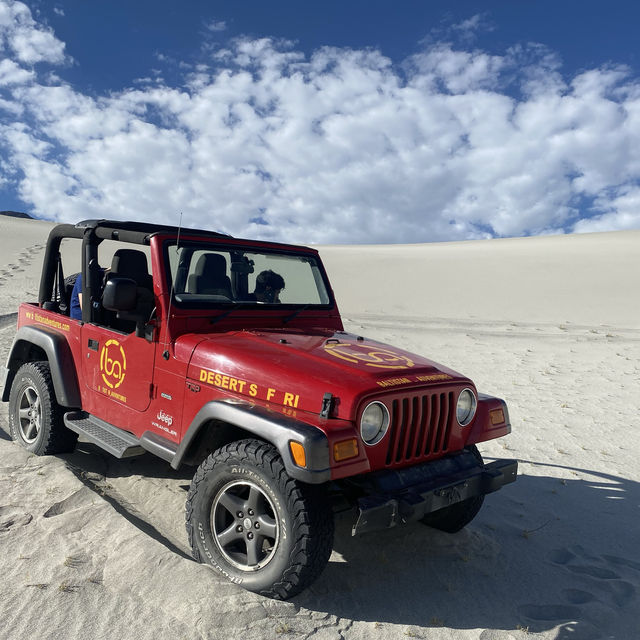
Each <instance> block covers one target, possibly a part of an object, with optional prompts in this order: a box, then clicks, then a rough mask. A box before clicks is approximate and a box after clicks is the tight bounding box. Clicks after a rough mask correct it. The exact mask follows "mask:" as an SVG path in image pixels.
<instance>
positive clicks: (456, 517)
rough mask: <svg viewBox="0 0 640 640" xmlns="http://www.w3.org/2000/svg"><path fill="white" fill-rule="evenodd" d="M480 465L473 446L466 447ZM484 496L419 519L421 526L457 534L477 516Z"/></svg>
mask: <svg viewBox="0 0 640 640" xmlns="http://www.w3.org/2000/svg"><path fill="white" fill-rule="evenodd" d="M468 449H469V451H471V453H473V455H474V456H475V457H476V459H477V460H478V461H479V462H480V464H484V461H483V459H482V456H481V455H480V452H479V451H478V448H477V447H476V446H475V445H472V446H471V447H468ZM483 502H484V496H475V497H473V498H468V499H467V500H463V501H462V502H458V504H454V505H451V506H450V507H445V508H444V509H439V510H438V511H434V512H433V513H429V514H428V515H426V516H424V517H422V518H420V522H422V524H426V525H427V526H429V527H433V528H434V529H440V531H445V532H446V533H457V532H458V531H460V530H461V529H464V527H466V526H467V525H468V524H469V523H470V522H471V521H472V520H473V519H474V518H475V517H476V516H477V515H478V511H480V508H481V507H482V503H483Z"/></svg>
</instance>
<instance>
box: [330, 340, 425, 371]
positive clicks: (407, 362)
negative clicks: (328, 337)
mask: <svg viewBox="0 0 640 640" xmlns="http://www.w3.org/2000/svg"><path fill="white" fill-rule="evenodd" d="M324 349H325V351H326V352H327V353H330V354H331V355H332V356H335V357H336V358H340V359H341V360H346V361H347V362H352V363H353V364H364V365H366V366H367V367H377V368H378V369H410V368H411V367H413V366H414V362H413V360H411V359H410V358H408V357H407V356H404V355H402V354H400V353H397V352H395V351H392V350H391V349H385V348H383V347H371V346H370V345H366V344H351V343H350V342H329V343H327V344H325V345H324Z"/></svg>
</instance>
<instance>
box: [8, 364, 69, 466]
mask: <svg viewBox="0 0 640 640" xmlns="http://www.w3.org/2000/svg"><path fill="white" fill-rule="evenodd" d="M9 431H10V433H11V437H12V438H13V440H14V441H15V442H17V443H18V444H20V445H21V446H23V447H24V448H25V449H27V450H28V451H31V452H32V453H35V454H36V455H38V456H45V455H52V454H56V453H69V452H71V451H73V450H74V449H75V446H76V442H77V440H78V434H76V433H74V432H73V431H70V430H69V429H67V427H65V426H64V421H63V418H62V408H61V407H60V405H59V404H58V403H57V401H56V395H55V391H54V389H53V381H52V379H51V369H50V367H49V363H48V362H47V361H46V360H45V361H39V362H28V363H26V364H23V365H22V366H21V367H20V369H18V371H17V373H16V376H15V378H14V379H13V384H12V385H11V391H10V393H9Z"/></svg>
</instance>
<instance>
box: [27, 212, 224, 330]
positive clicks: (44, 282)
mask: <svg viewBox="0 0 640 640" xmlns="http://www.w3.org/2000/svg"><path fill="white" fill-rule="evenodd" d="M179 232H180V229H179V228H178V227H172V226H167V225H158V224H148V223H145V222H120V221H117V220H83V221H82V222H78V223H77V224H75V225H74V224H59V225H56V226H55V227H54V228H53V229H52V230H51V232H50V233H49V239H48V242H47V248H46V252H45V256H44V263H43V266H42V277H41V279H40V290H39V292H38V303H39V304H40V306H43V305H44V303H46V302H50V301H51V300H52V298H53V296H54V285H55V283H56V277H59V264H60V244H61V243H62V241H63V240H64V239H65V238H75V239H79V240H82V320H83V322H94V321H96V320H97V318H95V317H94V315H95V313H96V311H95V310H97V308H98V305H94V304H93V302H95V301H97V299H98V297H99V295H100V292H101V290H102V277H103V276H102V271H101V269H100V266H99V264H98V246H99V245H100V243H101V242H102V241H103V240H116V241H120V242H129V243H132V244H139V245H147V246H148V245H149V244H150V241H151V237H152V236H153V235H156V234H160V233H171V234H176V235H177V234H178V233H179ZM189 232H190V233H196V234H197V235H200V236H203V237H208V238H228V237H230V236H228V235H227V234H224V233H217V232H215V231H205V230H196V229H189Z"/></svg>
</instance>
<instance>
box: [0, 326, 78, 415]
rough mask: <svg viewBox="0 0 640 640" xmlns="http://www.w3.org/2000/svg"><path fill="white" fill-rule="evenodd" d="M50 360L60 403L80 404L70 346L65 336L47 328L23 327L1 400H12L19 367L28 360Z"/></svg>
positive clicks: (15, 346) (10, 356) (11, 355)
mask: <svg viewBox="0 0 640 640" xmlns="http://www.w3.org/2000/svg"><path fill="white" fill-rule="evenodd" d="M39 360H47V361H48V362H49V367H50V370H51V378H52V382H53V388H54V391H55V394H56V400H57V402H58V404H60V405H61V406H63V407H74V408H75V407H80V406H81V399H80V389H79V387H78V378H77V376H76V370H75V365H74V362H73V355H72V354H71V349H70V348H69V345H68V343H67V340H66V338H65V337H64V336H61V335H60V334H58V333H56V332H54V331H49V330H46V329H44V328H39V327H32V326H25V327H20V329H18V332H17V333H16V337H15V339H14V341H13V346H12V347H11V352H10V354H9V360H8V363H7V368H8V370H9V373H8V376H7V383H6V385H5V388H4V391H3V394H2V400H3V402H7V401H8V400H9V391H10V389H11V384H12V382H13V378H14V377H15V374H16V372H17V371H18V369H19V368H20V367H21V366H22V365H23V364H25V363H27V362H35V361H39Z"/></svg>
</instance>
